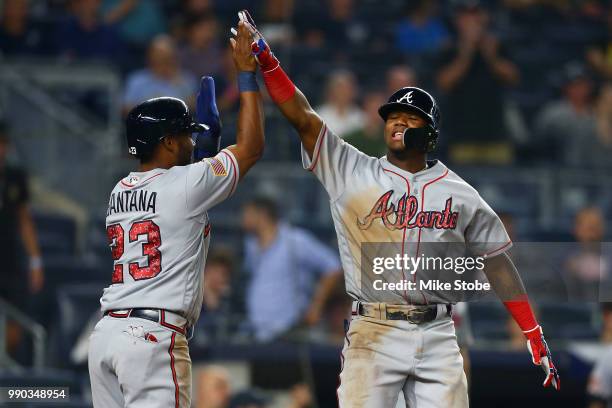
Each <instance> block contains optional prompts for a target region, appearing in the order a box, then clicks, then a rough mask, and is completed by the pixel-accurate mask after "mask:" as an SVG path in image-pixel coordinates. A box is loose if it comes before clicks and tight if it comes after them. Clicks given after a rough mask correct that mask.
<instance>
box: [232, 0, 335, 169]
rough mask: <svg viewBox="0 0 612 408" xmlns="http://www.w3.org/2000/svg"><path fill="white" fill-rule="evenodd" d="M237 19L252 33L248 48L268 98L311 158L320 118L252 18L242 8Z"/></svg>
mask: <svg viewBox="0 0 612 408" xmlns="http://www.w3.org/2000/svg"><path fill="white" fill-rule="evenodd" d="M239 16H240V19H241V21H242V22H243V23H244V24H246V26H247V27H248V28H249V29H250V31H251V33H252V34H253V39H254V42H253V44H252V51H253V53H254V54H255V56H256V58H257V62H258V63H259V65H260V67H261V73H262V76H263V79H264V83H265V84H266V88H267V90H268V93H269V94H270V98H272V100H273V101H274V103H276V105H277V106H278V108H279V109H280V111H281V113H282V114H283V115H284V116H285V117H286V118H287V120H288V121H289V122H290V123H291V125H292V126H293V127H294V128H295V129H296V130H297V131H298V134H299V136H300V140H301V141H302V144H303V145H304V148H305V149H306V152H307V153H308V155H309V156H310V157H311V158H312V153H313V151H314V147H315V144H316V142H317V137H318V135H319V132H320V131H321V128H322V127H323V121H322V120H321V118H320V117H319V115H317V113H316V112H315V111H314V110H313V109H312V107H311V106H310V103H309V102H308V100H307V99H306V97H305V96H304V94H303V93H302V92H301V91H300V90H299V89H297V87H296V86H295V85H294V84H293V82H291V80H290V79H289V77H288V76H287V74H286V73H285V71H283V68H282V67H281V66H280V62H279V61H278V59H277V58H276V57H275V56H274V54H273V53H272V51H271V50H270V47H269V46H268V44H267V43H266V41H265V40H264V38H263V36H262V35H261V33H260V32H259V31H257V28H256V26H255V22H254V21H253V19H252V18H251V16H250V15H249V14H248V12H247V11H246V10H243V11H241V12H240V13H239Z"/></svg>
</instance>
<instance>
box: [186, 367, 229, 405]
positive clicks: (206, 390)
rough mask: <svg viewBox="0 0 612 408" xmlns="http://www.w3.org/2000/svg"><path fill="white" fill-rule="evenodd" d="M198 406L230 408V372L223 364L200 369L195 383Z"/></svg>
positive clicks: (196, 403)
mask: <svg viewBox="0 0 612 408" xmlns="http://www.w3.org/2000/svg"><path fill="white" fill-rule="evenodd" d="M194 385H195V386H194V387H193V389H194V390H196V392H197V394H196V398H195V404H194V406H195V407H196V408H228V407H229V404H230V396H231V386H230V374H229V372H228V371H227V370H226V369H225V368H224V367H221V366H216V365H209V366H206V367H204V368H202V369H201V370H200V373H199V375H198V377H197V382H196V384H194Z"/></svg>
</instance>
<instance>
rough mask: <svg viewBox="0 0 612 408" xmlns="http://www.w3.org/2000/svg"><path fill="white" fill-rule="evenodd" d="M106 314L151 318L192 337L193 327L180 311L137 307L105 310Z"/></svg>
mask: <svg viewBox="0 0 612 408" xmlns="http://www.w3.org/2000/svg"><path fill="white" fill-rule="evenodd" d="M104 316H110V317H115V318H118V319H125V318H128V317H137V318H139V319H145V320H150V321H152V322H155V323H159V324H160V325H162V326H164V327H167V328H168V329H171V330H174V331H175V332H178V333H180V334H182V335H185V336H187V337H191V332H192V331H193V330H192V329H193V327H192V326H189V325H188V323H187V319H185V318H184V317H183V316H181V315H180V314H178V313H174V312H170V311H168V310H164V309H142V308H135V309H120V310H107V311H106V312H104Z"/></svg>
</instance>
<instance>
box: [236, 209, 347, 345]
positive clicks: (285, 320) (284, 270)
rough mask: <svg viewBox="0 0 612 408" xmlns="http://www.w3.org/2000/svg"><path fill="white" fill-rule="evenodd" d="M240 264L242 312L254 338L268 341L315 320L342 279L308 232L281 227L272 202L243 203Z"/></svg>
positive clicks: (331, 259) (335, 259) (332, 255)
mask: <svg viewBox="0 0 612 408" xmlns="http://www.w3.org/2000/svg"><path fill="white" fill-rule="evenodd" d="M242 227H243V229H244V230H245V231H246V232H247V234H248V235H247V238H246V240H245V256H244V266H245V269H246V270H247V272H248V273H249V275H250V282H249V285H248V287H247V295H246V296H247V299H246V301H247V313H248V319H249V322H250V325H251V327H252V329H253V331H254V335H255V338H256V339H257V340H259V341H269V340H273V339H275V338H278V337H279V336H281V335H283V334H286V333H287V332H288V331H290V330H291V329H293V328H295V327H296V326H298V325H300V324H302V323H304V324H306V325H308V326H313V325H315V324H316V323H317V322H319V320H320V319H321V314H322V312H323V310H324V306H325V303H326V302H327V299H328V298H329V296H330V294H331V293H332V291H333V290H334V288H335V287H336V285H337V284H338V282H339V281H340V279H341V278H342V274H341V270H340V262H339V260H338V256H337V255H336V253H335V252H334V251H332V250H331V249H330V248H328V247H327V246H325V245H323V244H322V243H321V242H320V241H318V240H317V239H316V238H314V237H313V236H312V235H311V234H310V233H309V232H307V231H306V230H303V229H301V228H296V227H293V226H290V225H289V224H287V223H284V222H282V221H281V220H280V218H279V212H278V206H277V204H276V202H275V201H274V200H271V199H269V198H265V197H257V198H254V199H253V200H251V201H249V202H248V203H247V204H245V206H244V208H243V212H242Z"/></svg>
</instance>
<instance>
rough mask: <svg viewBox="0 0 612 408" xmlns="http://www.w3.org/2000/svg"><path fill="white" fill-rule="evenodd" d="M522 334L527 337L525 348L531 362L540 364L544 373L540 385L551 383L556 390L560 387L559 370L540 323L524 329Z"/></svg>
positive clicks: (546, 385)
mask: <svg viewBox="0 0 612 408" xmlns="http://www.w3.org/2000/svg"><path fill="white" fill-rule="evenodd" d="M523 334H525V337H527V349H528V350H529V353H531V360H532V362H533V364H535V365H539V366H541V367H542V370H544V373H545V374H546V378H545V379H544V383H543V384H542V385H543V386H544V387H548V386H550V385H551V384H552V386H553V387H554V388H555V389H556V390H557V391H558V390H559V389H560V388H561V380H560V378H559V372H558V371H557V368H556V367H555V364H554V363H553V360H552V356H551V354H550V349H549V348H548V344H546V340H544V334H543V333H542V328H541V327H540V325H537V326H536V327H534V328H533V329H531V330H527V331H524V332H523Z"/></svg>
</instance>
